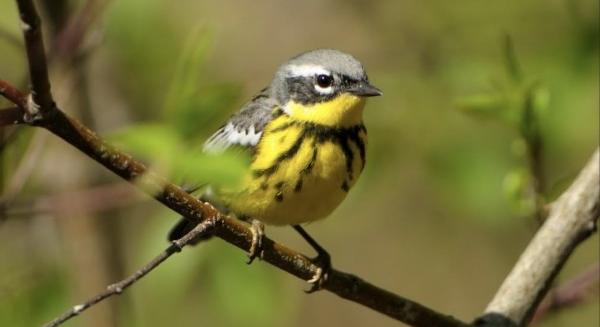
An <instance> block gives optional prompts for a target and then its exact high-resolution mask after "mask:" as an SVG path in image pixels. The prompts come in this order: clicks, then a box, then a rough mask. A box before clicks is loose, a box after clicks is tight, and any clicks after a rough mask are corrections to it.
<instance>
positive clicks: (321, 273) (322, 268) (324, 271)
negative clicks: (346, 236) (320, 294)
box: [304, 250, 331, 294]
mask: <svg viewBox="0 0 600 327" xmlns="http://www.w3.org/2000/svg"><path fill="white" fill-rule="evenodd" d="M311 261H312V263H314V264H315V265H317V266H318V268H317V271H316V272H315V274H314V275H313V277H312V278H311V279H309V280H308V281H307V282H308V283H309V284H311V287H310V289H308V290H305V291H304V292H305V293H307V294H310V293H314V292H316V291H319V290H321V289H322V288H323V285H324V284H325V282H326V281H327V278H329V273H330V272H331V256H329V253H327V252H326V251H324V250H323V251H319V253H318V255H317V257H316V258H313V259H311Z"/></svg>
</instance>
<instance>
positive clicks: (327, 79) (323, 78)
mask: <svg viewBox="0 0 600 327" xmlns="http://www.w3.org/2000/svg"><path fill="white" fill-rule="evenodd" d="M332 83H333V77H331V76H329V75H325V74H321V75H317V85H319V86H320V87H322V88H326V87H330V86H331V84H332Z"/></svg>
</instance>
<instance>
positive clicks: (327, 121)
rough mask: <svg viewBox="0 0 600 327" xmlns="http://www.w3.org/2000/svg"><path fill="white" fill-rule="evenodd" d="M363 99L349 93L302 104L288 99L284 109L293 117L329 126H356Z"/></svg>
mask: <svg viewBox="0 0 600 327" xmlns="http://www.w3.org/2000/svg"><path fill="white" fill-rule="evenodd" d="M365 102H366V101H365V99H364V98H361V97H357V96H355V95H352V94H349V93H342V94H340V95H338V96H337V97H335V98H333V99H331V100H329V101H325V102H319V103H315V104H308V105H307V104H302V103H298V102H295V101H293V100H290V102H288V104H287V105H286V106H285V108H284V111H285V112H286V113H287V114H288V115H289V116H290V117H292V118H293V119H295V120H298V121H307V122H312V123H317V124H321V125H325V126H331V127H349V126H356V125H359V124H361V122H362V112H363V109H364V107H365Z"/></svg>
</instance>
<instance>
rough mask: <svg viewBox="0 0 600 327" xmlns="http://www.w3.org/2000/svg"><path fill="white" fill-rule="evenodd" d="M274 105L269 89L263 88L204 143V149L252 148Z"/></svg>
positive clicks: (216, 150)
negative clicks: (235, 146)
mask: <svg viewBox="0 0 600 327" xmlns="http://www.w3.org/2000/svg"><path fill="white" fill-rule="evenodd" d="M276 106H277V102H276V101H275V100H274V99H272V98H271V97H269V89H268V88H265V89H263V90H262V91H261V92H260V93H259V94H258V95H257V96H255V97H254V98H252V100H250V102H248V103H246V104H245V105H244V106H243V107H242V109H241V110H240V111H238V112H237V113H236V114H235V115H233V116H232V117H231V118H230V119H229V121H227V123H225V124H224V125H223V126H221V128H219V130H217V131H216V132H215V133H214V134H213V135H212V136H211V137H210V138H209V139H208V140H207V141H206V143H204V151H205V152H217V153H218V152H222V151H224V150H225V149H227V148H229V147H231V146H234V145H237V146H241V147H243V148H250V149H253V148H254V147H255V146H256V144H258V141H259V140H260V137H261V135H262V132H263V129H264V127H265V125H267V123H269V121H271V119H272V112H273V109H274V108H275V107H276Z"/></svg>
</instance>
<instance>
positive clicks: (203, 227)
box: [44, 220, 215, 327]
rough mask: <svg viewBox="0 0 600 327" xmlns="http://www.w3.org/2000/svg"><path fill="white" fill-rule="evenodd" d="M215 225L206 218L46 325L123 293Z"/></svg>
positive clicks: (55, 324)
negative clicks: (135, 267)
mask: <svg viewBox="0 0 600 327" xmlns="http://www.w3.org/2000/svg"><path fill="white" fill-rule="evenodd" d="M214 225H215V220H205V221H203V222H202V223H200V224H198V225H197V226H196V227H195V228H194V229H192V230H191V231H190V232H189V233H187V234H186V235H184V236H183V237H182V238H180V239H178V240H176V241H174V242H172V243H171V245H169V247H168V248H166V249H165V250H164V251H163V252H161V253H160V254H159V255H158V256H156V257H154V259H152V260H151V261H150V262H148V263H147V264H146V265H144V266H143V267H142V268H140V269H139V270H137V271H136V272H134V273H133V274H131V275H130V276H129V277H127V278H125V279H123V280H121V281H119V282H116V283H114V284H112V285H109V286H108V287H107V288H106V290H104V291H103V292H100V293H98V294H97V295H96V296H94V297H92V298H90V299H89V300H87V301H85V302H83V303H81V304H77V305H75V306H73V307H72V308H71V309H69V310H68V311H66V312H65V313H63V314H62V315H60V316H59V317H57V318H56V319H54V320H52V321H50V322H48V323H47V324H45V325H44V326H45V327H55V326H58V325H60V324H62V323H64V322H66V321H67V320H69V319H71V318H73V317H75V316H77V315H79V314H81V313H82V312H83V311H85V310H87V309H89V308H90V307H92V306H94V305H96V304H98V303H100V302H102V301H103V300H106V299H107V298H109V297H111V296H113V295H118V294H121V293H123V291H125V290H126V289H127V288H128V287H129V286H131V285H133V284H135V283H136V282H137V281H139V280H140V279H142V278H143V277H144V276H146V275H147V274H148V273H149V272H151V271H152V270H154V269H155V268H156V267H158V266H159V265H160V264H161V263H163V262H164V261H165V260H167V259H168V258H169V257H170V256H171V255H173V254H175V253H178V252H181V249H183V247H185V246H186V245H188V243H189V242H190V241H191V240H192V239H194V238H195V237H196V236H200V235H206V234H210V233H211V232H212V229H213V227H214Z"/></svg>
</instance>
